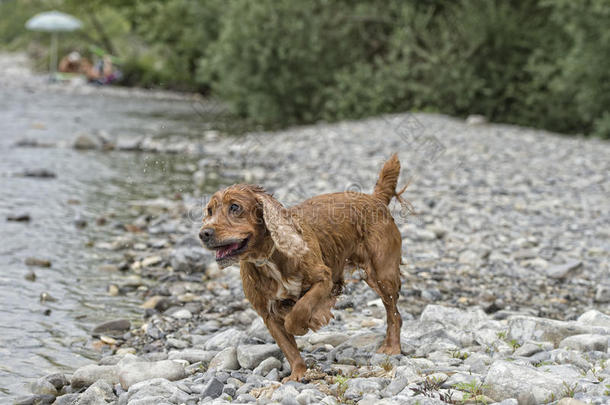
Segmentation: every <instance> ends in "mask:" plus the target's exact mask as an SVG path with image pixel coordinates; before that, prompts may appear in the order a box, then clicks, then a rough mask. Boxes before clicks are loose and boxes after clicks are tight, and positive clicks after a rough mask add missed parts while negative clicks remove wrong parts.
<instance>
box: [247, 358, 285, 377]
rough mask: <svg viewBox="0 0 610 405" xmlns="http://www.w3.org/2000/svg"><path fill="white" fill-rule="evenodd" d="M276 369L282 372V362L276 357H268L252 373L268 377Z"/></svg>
mask: <svg viewBox="0 0 610 405" xmlns="http://www.w3.org/2000/svg"><path fill="white" fill-rule="evenodd" d="M274 368H275V369H278V370H280V369H281V368H282V362H281V361H279V360H278V359H277V358H275V357H268V358H266V359H265V360H263V361H262V362H261V363H260V364H259V365H258V366H256V368H255V369H254V371H253V372H252V373H253V374H256V375H265V376H266V375H267V374H269V372H270V371H271V370H273V369H274Z"/></svg>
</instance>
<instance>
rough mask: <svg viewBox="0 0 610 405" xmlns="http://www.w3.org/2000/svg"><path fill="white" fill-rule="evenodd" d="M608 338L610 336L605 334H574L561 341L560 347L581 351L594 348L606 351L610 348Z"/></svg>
mask: <svg viewBox="0 0 610 405" xmlns="http://www.w3.org/2000/svg"><path fill="white" fill-rule="evenodd" d="M608 339H610V337H609V336H604V335H593V334H583V335H573V336H570V337H567V338H565V339H563V340H562V341H561V343H559V347H560V348H564V349H568V350H578V351H581V352H589V351H594V350H596V351H599V352H605V351H607V350H608Z"/></svg>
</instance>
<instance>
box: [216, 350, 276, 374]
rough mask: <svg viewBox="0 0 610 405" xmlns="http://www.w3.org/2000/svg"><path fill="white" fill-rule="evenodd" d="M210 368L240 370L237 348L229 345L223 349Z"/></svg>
mask: <svg viewBox="0 0 610 405" xmlns="http://www.w3.org/2000/svg"><path fill="white" fill-rule="evenodd" d="M278 361H279V360H278ZM280 366H281V363H280ZM208 368H214V369H216V370H219V371H223V370H239V368H240V366H239V362H238V361H237V349H235V348H234V347H227V348H226V349H223V350H221V351H220V352H218V354H216V355H215V356H214V358H213V359H212V360H211V361H210V364H209V365H208ZM265 374H266V373H265Z"/></svg>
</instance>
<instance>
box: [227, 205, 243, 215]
mask: <svg viewBox="0 0 610 405" xmlns="http://www.w3.org/2000/svg"><path fill="white" fill-rule="evenodd" d="M229 212H230V213H231V214H239V213H240V212H241V207H240V206H239V205H238V204H235V203H233V204H231V205H230V206H229Z"/></svg>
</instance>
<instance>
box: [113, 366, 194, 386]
mask: <svg viewBox="0 0 610 405" xmlns="http://www.w3.org/2000/svg"><path fill="white" fill-rule="evenodd" d="M118 374H119V381H120V383H121V386H122V387H123V389H128V388H129V387H131V386H132V385H134V384H137V383H139V382H142V381H146V380H152V379H165V380H169V381H175V380H180V379H182V378H184V377H186V371H185V370H184V365H182V364H180V363H178V362H177V361H174V360H161V361H156V362H150V363H149V362H137V363H129V364H125V365H122V366H120V368H119V372H118Z"/></svg>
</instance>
